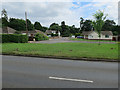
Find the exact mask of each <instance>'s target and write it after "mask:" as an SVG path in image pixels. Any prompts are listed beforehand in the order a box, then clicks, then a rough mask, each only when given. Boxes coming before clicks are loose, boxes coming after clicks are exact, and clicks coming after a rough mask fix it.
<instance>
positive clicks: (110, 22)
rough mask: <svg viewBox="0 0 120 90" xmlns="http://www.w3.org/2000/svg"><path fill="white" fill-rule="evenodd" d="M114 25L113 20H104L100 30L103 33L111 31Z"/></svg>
mask: <svg viewBox="0 0 120 90" xmlns="http://www.w3.org/2000/svg"><path fill="white" fill-rule="evenodd" d="M115 24H116V23H115V22H114V20H106V21H105V24H104V25H103V27H102V30H103V31H105V30H109V31H113V29H114V26H115Z"/></svg>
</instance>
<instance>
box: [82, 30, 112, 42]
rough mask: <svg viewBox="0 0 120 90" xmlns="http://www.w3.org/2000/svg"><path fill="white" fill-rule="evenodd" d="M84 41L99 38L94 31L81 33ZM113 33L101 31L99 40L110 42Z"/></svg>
mask: <svg viewBox="0 0 120 90" xmlns="http://www.w3.org/2000/svg"><path fill="white" fill-rule="evenodd" d="M81 35H83V36H84V39H91V40H98V39H99V36H98V33H97V32H96V31H83V32H82V34H81ZM112 39H113V33H112V31H101V37H100V40H112Z"/></svg>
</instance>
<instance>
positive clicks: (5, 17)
mask: <svg viewBox="0 0 120 90" xmlns="http://www.w3.org/2000/svg"><path fill="white" fill-rule="evenodd" d="M1 21H2V27H6V26H8V15H7V11H6V10H5V9H3V10H2V12H1Z"/></svg>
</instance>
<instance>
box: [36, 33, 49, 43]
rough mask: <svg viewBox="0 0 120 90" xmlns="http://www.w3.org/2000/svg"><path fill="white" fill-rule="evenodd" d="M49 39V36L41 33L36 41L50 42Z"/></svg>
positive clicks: (37, 35)
mask: <svg viewBox="0 0 120 90" xmlns="http://www.w3.org/2000/svg"><path fill="white" fill-rule="evenodd" d="M48 39H49V38H48V37H47V36H45V35H44V34H41V33H37V34H36V35H35V40H36V41H42V40H48Z"/></svg>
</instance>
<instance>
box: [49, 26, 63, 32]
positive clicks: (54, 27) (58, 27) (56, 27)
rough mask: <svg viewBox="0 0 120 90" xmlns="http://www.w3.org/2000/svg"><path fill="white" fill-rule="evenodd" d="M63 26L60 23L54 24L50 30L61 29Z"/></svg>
mask: <svg viewBox="0 0 120 90" xmlns="http://www.w3.org/2000/svg"><path fill="white" fill-rule="evenodd" d="M61 29H62V28H61V27H60V26H59V25H58V24H54V25H52V26H51V27H50V28H49V30H55V31H61Z"/></svg>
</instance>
